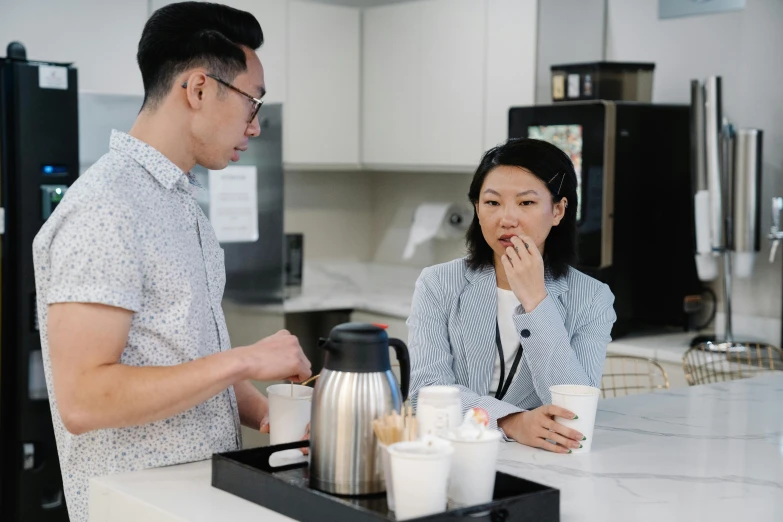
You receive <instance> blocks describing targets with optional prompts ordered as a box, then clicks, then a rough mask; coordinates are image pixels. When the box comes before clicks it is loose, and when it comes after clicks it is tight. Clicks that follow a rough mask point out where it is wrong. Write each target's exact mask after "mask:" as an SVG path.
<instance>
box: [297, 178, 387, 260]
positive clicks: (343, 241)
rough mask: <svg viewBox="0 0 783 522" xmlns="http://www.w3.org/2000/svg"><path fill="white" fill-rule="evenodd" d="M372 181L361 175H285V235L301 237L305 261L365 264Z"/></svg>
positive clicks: (369, 249)
mask: <svg viewBox="0 0 783 522" xmlns="http://www.w3.org/2000/svg"><path fill="white" fill-rule="evenodd" d="M371 181H372V179H371V177H370V175H369V174H368V173H364V172H347V173H341V172H291V171H289V172H286V173H285V186H284V209H285V214H284V219H285V231H286V233H294V232H298V233H303V234H304V249H305V258H306V259H307V260H313V259H353V260H358V261H369V260H370V258H371V257H372V252H373V239H372V222H373V211H374V207H373V201H372V187H371Z"/></svg>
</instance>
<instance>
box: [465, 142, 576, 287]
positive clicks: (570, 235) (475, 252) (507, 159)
mask: <svg viewBox="0 0 783 522" xmlns="http://www.w3.org/2000/svg"><path fill="white" fill-rule="evenodd" d="M499 166H510V167H522V168H524V169H526V170H529V171H530V172H532V173H533V174H534V175H535V176H536V177H538V178H539V179H541V180H542V181H543V182H544V184H545V185H546V186H547V188H548V189H549V192H551V193H552V202H553V203H557V202H559V201H560V200H562V199H563V198H564V197H565V198H566V199H567V200H568V206H567V207H566V210H565V215H564V216H563V219H561V220H560V223H559V224H558V225H557V226H556V227H553V228H552V230H551V231H550V232H549V236H547V238H546V242H545V243H544V245H545V246H544V266H545V267H546V268H547V269H548V270H549V272H550V273H551V274H552V276H553V277H554V278H555V279H557V278H559V277H562V276H564V275H566V274H567V273H568V267H569V266H570V265H573V264H574V263H575V262H576V210H577V208H579V201H578V197H577V186H576V171H575V170H574V164H573V163H572V162H571V160H570V159H569V158H568V156H567V155H566V154H565V153H564V152H563V151H562V150H560V149H559V148H558V147H556V146H555V145H552V144H551V143H548V142H546V141H542V140H535V139H530V138H513V139H510V140H508V141H507V142H506V143H504V144H502V145H499V146H497V147H495V148H493V149H490V150H489V151H487V153H486V154H484V157H483V158H482V160H481V163H480V164H479V166H478V169H476V173H475V174H474V175H473V181H472V182H471V184H470V191H469V192H468V198H469V199H470V202H471V203H472V204H473V221H472V222H471V224H470V227H469V228H468V231H467V234H466V236H465V239H466V243H467V247H468V257H467V262H468V266H469V267H470V268H472V269H474V270H478V269H481V268H484V267H488V266H494V253H493V251H492V248H491V247H490V246H489V244H487V241H486V240H485V239H484V235H483V233H482V232H481V225H480V224H479V220H478V214H477V213H476V205H477V203H478V201H479V196H480V194H481V187H482V186H483V185H484V180H485V179H486V178H487V175H488V174H489V173H490V172H491V171H492V169H494V168H495V167H499Z"/></svg>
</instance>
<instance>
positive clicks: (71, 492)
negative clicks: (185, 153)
mask: <svg viewBox="0 0 783 522" xmlns="http://www.w3.org/2000/svg"><path fill="white" fill-rule="evenodd" d="M195 190H197V188H196V187H194V185H193V182H192V179H191V177H190V176H189V175H188V174H185V173H183V172H182V171H181V170H180V169H179V168H177V167H176V165H174V164H173V163H172V162H171V161H169V160H168V159H167V158H166V157H165V156H164V155H163V154H161V153H160V152H159V151H157V150H156V149H154V148H153V147H151V146H150V145H148V144H146V143H144V142H142V141H140V140H138V139H136V138H133V137H131V136H129V135H128V134H125V133H122V132H118V131H114V132H112V135H111V140H110V151H109V152H108V153H107V154H106V155H104V156H103V157H102V158H101V159H100V160H98V162H96V163H95V164H94V165H93V166H92V167H90V169H88V170H87V171H86V172H85V173H84V175H82V176H81V177H80V178H79V179H78V180H77V181H76V182H75V183H74V184H73V186H72V187H71V188H70V189H69V190H68V192H67V193H66V195H65V197H64V198H63V200H62V202H61V203H60V204H59V205H58V207H57V209H56V210H55V212H54V213H53V214H52V216H51V217H50V218H49V219H48V220H47V221H46V223H45V224H44V226H43V227H42V228H41V230H40V232H39V233H38V235H37V236H36V238H35V241H34V243H33V258H34V263H35V280H36V289H37V301H38V303H37V304H38V316H39V324H40V329H41V346H42V349H43V361H44V371H45V375H46V384H47V387H48V390H49V402H50V404H51V410H52V420H53V422H54V432H55V436H56V438H57V449H58V452H59V457H60V465H61V468H62V474H63V482H64V486H65V496H66V501H67V503H68V511H69V514H70V518H71V521H72V522H86V520H87V505H88V495H89V479H90V477H95V476H101V475H108V474H112V473H118V472H123V471H133V470H139V469H144V468H152V467H159V466H166V465H171V464H178V463H182V462H191V461H196V460H203V459H207V458H209V457H210V456H211V455H212V454H213V453H216V452H224V451H232V450H235V449H238V448H239V447H241V440H240V429H239V413H238V409H237V402H236V396H235V394H234V390H233V388H229V389H228V390H226V391H224V392H222V393H220V394H218V395H216V396H215V397H213V398H211V399H209V400H208V401H206V402H204V403H202V404H199V405H198V406H196V407H195V408H192V409H190V410H188V411H186V412H183V413H181V414H179V415H175V416H173V417H171V418H168V419H165V420H161V421H157V422H153V423H150V424H145V425H142V426H134V427H130V428H122V429H104V430H97V431H92V432H88V433H85V434H83V435H78V436H77V435H73V434H71V433H69V432H68V431H67V430H66V429H65V427H64V426H63V423H62V420H61V419H60V415H59V413H58V409H57V398H56V397H55V395H54V388H53V385H52V368H51V363H50V358H49V342H48V335H47V328H46V324H47V309H48V305H50V304H53V303H64V302H81V303H101V304H106V305H111V306H116V307H120V308H125V309H127V310H131V311H132V312H134V315H133V319H132V322H131V327H130V332H129V335H128V342H127V345H126V346H125V349H124V351H123V353H122V356H121V360H120V362H121V363H122V364H126V365H130V366H169V365H175V364H181V363H185V362H188V361H192V360H194V359H198V358H201V357H205V356H207V355H210V354H213V353H217V352H220V351H225V350H228V349H230V342H229V338H228V331H227V329H226V321H225V317H224V316H223V311H222V308H221V300H222V297H223V288H224V286H225V265H224V260H223V250H222V249H221V248H220V245H219V244H218V241H217V238H216V237H215V233H214V230H213V229H212V226H211V225H210V223H209V221H208V220H207V218H206V216H205V215H204V213H203V212H202V211H201V209H200V208H199V206H198V203H197V202H196V199H195V197H194V191H195Z"/></svg>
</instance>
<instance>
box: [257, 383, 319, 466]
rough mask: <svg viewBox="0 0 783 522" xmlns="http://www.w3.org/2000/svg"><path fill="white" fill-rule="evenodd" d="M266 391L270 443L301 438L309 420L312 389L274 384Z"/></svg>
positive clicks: (297, 385)
mask: <svg viewBox="0 0 783 522" xmlns="http://www.w3.org/2000/svg"><path fill="white" fill-rule="evenodd" d="M292 387H293V395H292ZM266 393H267V396H268V398H269V442H270V444H272V445H275V444H285V443H286V442H297V441H300V440H302V437H304V435H305V433H306V432H307V424H308V423H309V422H310V406H311V402H312V398H313V389H312V388H310V387H308V386H301V385H299V384H293V385H291V384H274V385H272V386H269V387H268V388H267V389H266ZM292 451H296V452H299V450H292Z"/></svg>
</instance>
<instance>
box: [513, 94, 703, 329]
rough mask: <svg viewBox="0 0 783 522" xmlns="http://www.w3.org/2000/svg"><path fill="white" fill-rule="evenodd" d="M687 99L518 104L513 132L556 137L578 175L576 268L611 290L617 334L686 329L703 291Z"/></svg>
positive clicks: (515, 108) (535, 136) (537, 136)
mask: <svg viewBox="0 0 783 522" xmlns="http://www.w3.org/2000/svg"><path fill="white" fill-rule="evenodd" d="M689 111H690V107H689V106H688V105H663V104H650V103H637V102H620V101H605V100H596V101H585V102H564V103H557V104H554V105H540V106H533V107H514V108H512V109H511V110H510V111H509V137H510V138H517V137H529V138H538V139H543V140H546V141H549V142H551V143H554V144H555V145H558V146H559V147H560V148H561V149H563V150H564V151H565V152H566V153H567V154H568V155H569V156H570V158H571V160H572V162H573V163H574V167H575V169H576V173H577V180H578V185H579V186H578V191H577V193H578V195H579V208H578V213H577V227H578V234H577V235H578V242H579V243H578V255H579V261H578V264H577V266H576V267H575V268H577V269H579V270H581V271H583V272H585V273H587V274H588V275H590V276H593V277H595V278H596V279H598V280H600V281H603V282H605V283H607V284H608V285H609V287H610V288H611V290H612V292H613V293H614V295H615V305H614V307H615V312H616V313H617V317H618V318H617V322H616V323H615V327H614V329H613V331H612V335H613V337H615V338H617V337H621V336H623V335H626V334H632V333H643V332H645V333H646V332H659V331H666V330H672V329H679V330H682V329H685V328H686V327H687V324H688V315H687V313H686V312H685V307H684V304H685V298H686V296H690V295H699V294H701V292H702V285H701V283H700V282H699V279H698V277H697V274H696V265H695V261H694V255H693V254H694V247H693V245H694V243H693V233H694V232H693V198H692V194H693V193H692V191H691V164H690V144H691V135H690V132H691V130H690V119H689V114H690V112H689Z"/></svg>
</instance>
